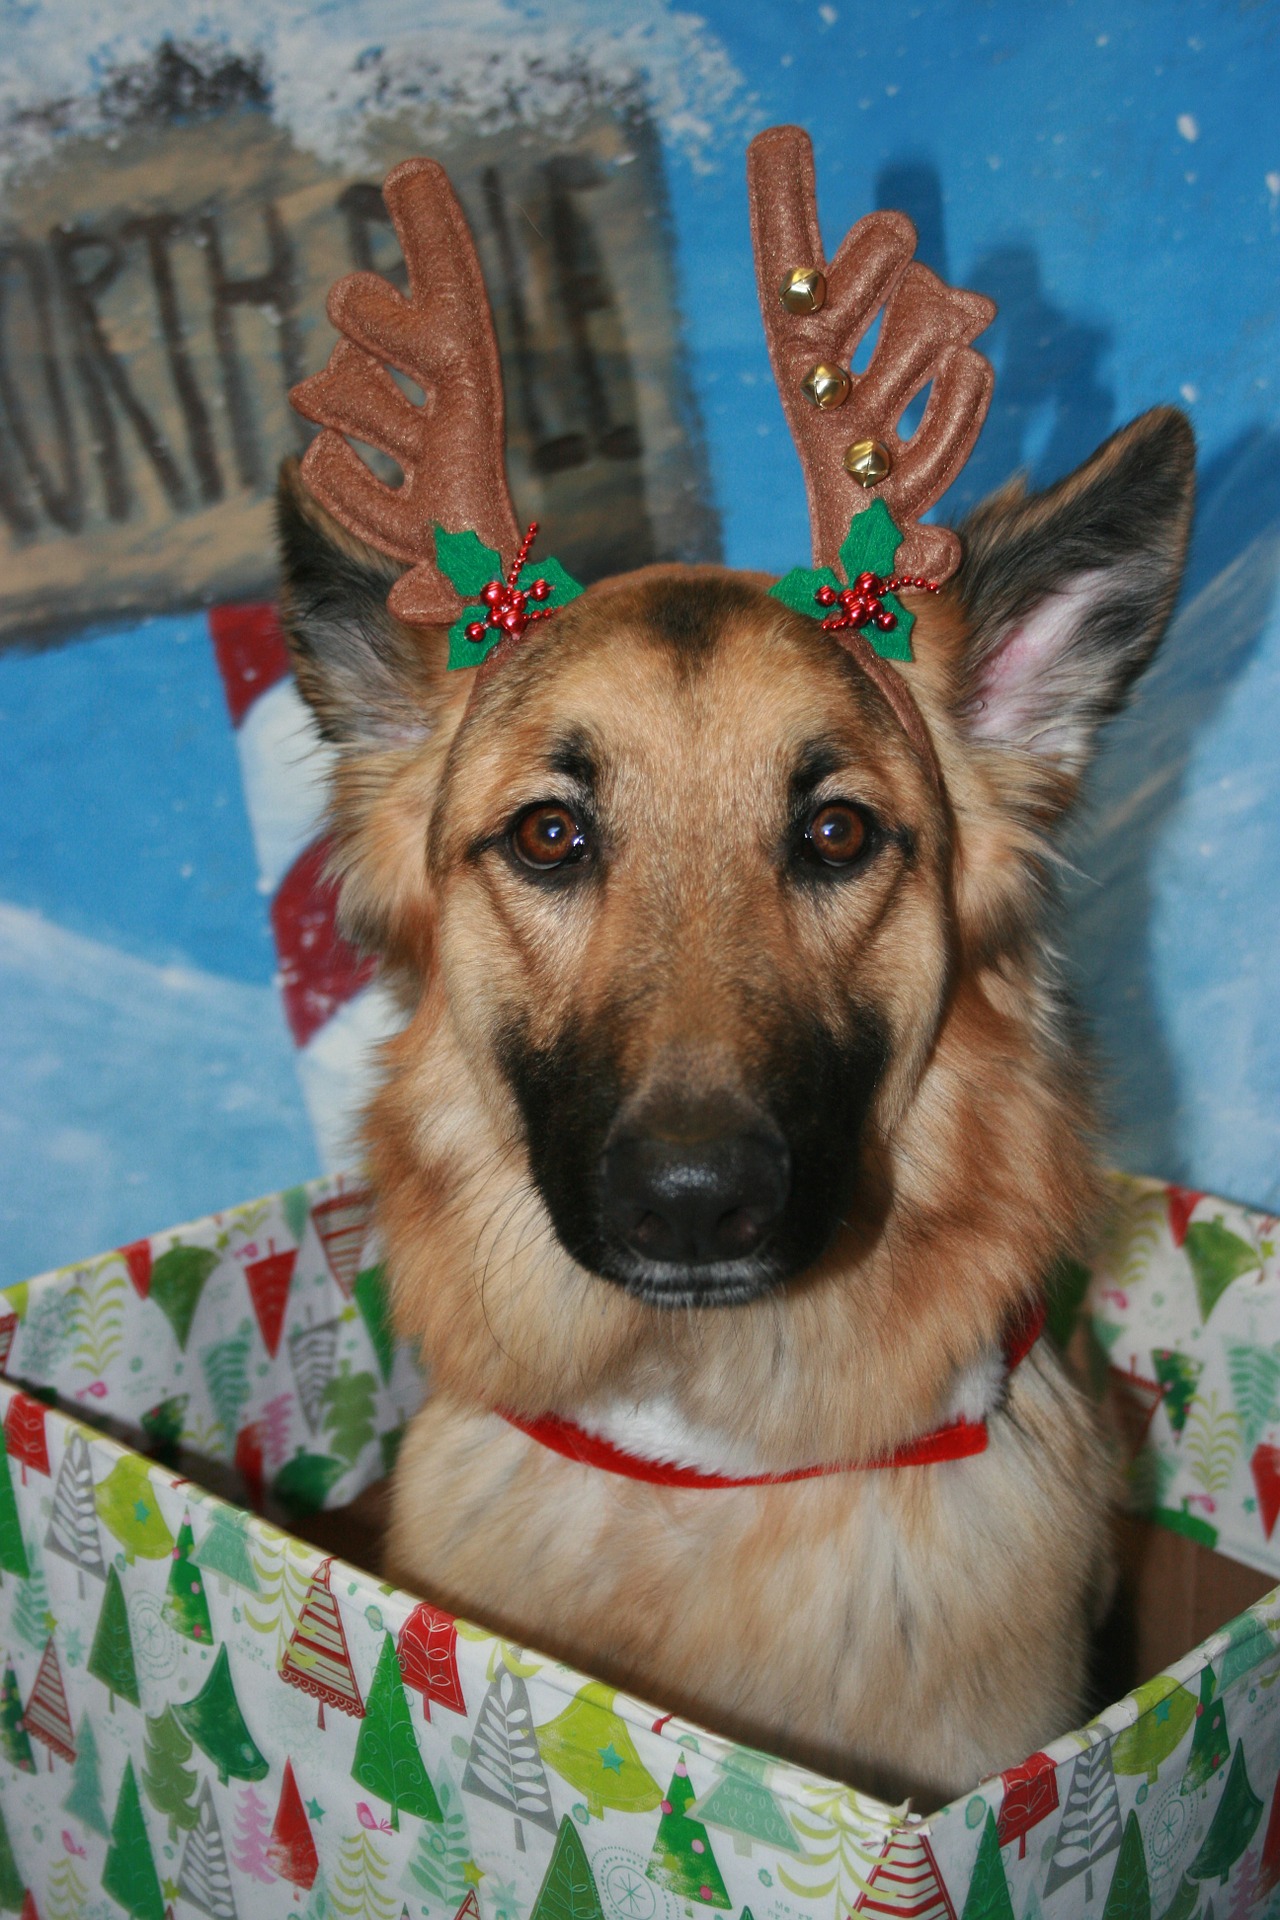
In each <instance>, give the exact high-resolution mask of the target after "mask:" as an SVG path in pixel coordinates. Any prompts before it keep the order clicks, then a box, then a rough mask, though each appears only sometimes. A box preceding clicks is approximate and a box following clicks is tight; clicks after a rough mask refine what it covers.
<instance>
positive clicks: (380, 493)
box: [290, 159, 520, 626]
mask: <svg viewBox="0 0 1280 1920" xmlns="http://www.w3.org/2000/svg"><path fill="white" fill-rule="evenodd" d="M382 195H383V199H384V200H385V201H386V205H387V211H388V212H389V213H390V215H391V218H392V221H393V222H394V224H395V230H396V233H397V235H398V236H399V240H400V246H401V249H402V250H403V253H404V258H405V265H406V266H407V267H408V270H409V297H408V299H406V298H405V297H404V296H403V295H402V294H400V293H398V292H397V291H396V289H395V288H394V287H393V286H391V285H389V284H388V282H387V281H385V280H383V279H381V278H380V277H379V276H378V275H377V274H375V273H352V274H348V275H347V276H346V278H345V279H343V280H339V281H338V282H337V283H336V285H335V286H334V287H333V289H332V291H331V292H330V294H329V303H328V311H329V318H330V320H331V321H332V322H333V324H334V326H335V327H336V328H337V329H338V331H339V332H340V333H342V334H344V335H345V336H346V337H345V339H343V340H340V341H339V343H338V345H337V346H336V347H335V348H334V350H333V352H332V354H331V355H330V358H329V364H328V366H327V367H326V368H325V370H324V372H323V373H317V374H314V375H313V376H312V377H311V379H309V380H304V381H303V382H302V383H301V385H300V386H296V387H295V388H294V389H293V392H292V394H291V395H290V399H291V400H292V402H293V404H294V406H295V407H296V408H297V410H298V412H299V413H301V414H303V415H305V416H306V418H307V419H308V420H314V421H316V422H317V423H318V424H319V425H320V426H322V427H324V428H325V429H326V431H325V432H323V433H321V434H319V435H318V436H317V437H316V439H315V440H313V441H312V443H311V446H310V447H309V448H308V450H307V453H306V456H305V457H304V459H303V462H302V476H303V479H304V480H305V481H306V483H307V485H308V487H309V488H310V489H311V491H312V493H313V494H314V495H315V497H316V499H317V500H319V501H320V503H321V505H322V506H324V507H326V508H327V509H328V510H329V512H330V513H331V514H332V515H333V517H334V519H335V520H338V521H340V522H341V524H342V525H343V526H344V527H347V528H348V529H349V530H350V531H351V532H352V533H354V534H357V535H358V536H359V537H360V539H362V540H367V541H368V542H369V543H370V545H371V546H375V547H378V548H380V549H381V551H382V552H384V553H389V554H391V555H392V556H393V557H394V558H395V559H397V560H408V561H412V562H414V563H415V564H414V565H413V566H412V567H411V568H410V571H409V572H408V573H406V574H404V575H403V576H402V578H401V579H400V580H398V581H397V583H396V585H395V586H394V587H393V589H392V591H391V595H390V597H389V600H388V605H389V607H390V609H391V611H392V613H393V614H395V615H396V616H397V618H399V619H401V620H405V621H408V622H409V623H410V624H412V625H416V626H434V625H443V624H447V623H448V622H450V621H452V620H453V619H454V618H455V617H456V615H457V613H458V610H459V607H460V606H461V601H460V600H459V598H458V595H457V594H456V593H455V592H454V591H453V589H452V587H451V586H450V585H449V583H448V581H447V580H446V579H445V578H444V577H443V575H442V574H441V573H439V572H438V571H437V569H436V565H435V536H434V533H433V531H432V529H433V526H434V525H435V524H436V523H438V524H439V525H440V526H442V527H444V528H445V529H446V531H447V532H450V533H461V532H462V531H464V530H465V529H470V530H471V531H473V532H475V533H477V534H478V535H479V536H480V539H481V540H482V541H483V542H484V543H485V545H486V546H490V547H496V548H497V550H498V552H499V554H501V555H502V557H503V560H504V562H505V561H507V560H509V559H510V558H511V556H512V555H513V554H514V553H515V551H516V548H517V546H518V545H519V541H520V534H519V531H518V529H517V527H516V519H515V513H514V511H513V509H512V505H511V496H510V494H509V493H508V491H507V477H506V459H505V425H504V418H503V402H502V371H501V368H500V366H499V363H498V349H497V345H496V343H495V341H494V337H493V320H492V317H491V315H490V312H489V302H488V299H487V296H486V294H485V287H484V279H483V276H482V274H481V271H480V262H479V261H478V259H477V258H476V250H475V246H474V245H473V243H472V239H471V234H470V232H469V230H468V227H467V223H466V219H465V217H464V216H463V212H462V209H461V207H460V206H459V205H458V202H457V200H456V199H455V198H454V193H453V189H452V187H451V186H450V185H449V181H448V179H447V177H446V175H445V172H444V169H443V168H442V167H440V166H439V165H438V164H437V163H436V162H435V161H434V160H421V159H419V160H406V161H404V162H403V163H402V164H401V165H400V166H398V167H396V168H395V169H394V170H393V171H392V172H391V173H389V174H388V176H387V179H386V182H385V184H384V185H383V189H382ZM388 366H392V367H396V368H398V369H399V371H400V372H401V373H404V374H407V375H408V376H409V378H410V379H411V380H415V381H417V383H418V385H419V386H420V387H421V388H422V392H423V401H422V404H421V406H416V405H415V404H414V403H413V401H411V400H410V399H409V398H408V396H407V395H406V394H405V393H404V392H403V391H402V390H401V388H400V387H399V386H398V385H397V384H396V382H395V381H394V380H393V379H392V377H391V375H390V374H389V373H388V372H387V367H388ZM344 434H350V435H352V436H353V437H354V438H355V439H357V440H362V441H364V442H365V443H366V444H367V445H369V446H373V447H378V448H380V449H381V450H382V451H383V452H384V453H388V454H390V455H391V457H392V458H393V459H394V460H395V461H397V463H398V464H399V466H400V467H401V469H402V471H403V473H404V481H403V484H402V485H400V486H398V487H391V486H387V485H386V484H385V483H384V482H383V481H381V480H379V479H377V478H376V477H375V475H374V474H372V473H371V472H370V471H369V469H368V467H367V466H366V465H365V463H364V461H363V460H361V459H360V457H359V455H358V454H357V453H356V452H355V450H354V449H353V448H352V447H351V446H350V445H348V443H347V441H346V440H345V439H344V438H343V435H344Z"/></svg>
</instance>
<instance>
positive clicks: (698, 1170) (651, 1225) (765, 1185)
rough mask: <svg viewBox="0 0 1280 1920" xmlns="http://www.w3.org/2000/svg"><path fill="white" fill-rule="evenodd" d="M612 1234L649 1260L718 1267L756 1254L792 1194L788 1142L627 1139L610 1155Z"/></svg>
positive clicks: (607, 1221)
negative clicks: (720, 1263) (719, 1263)
mask: <svg viewBox="0 0 1280 1920" xmlns="http://www.w3.org/2000/svg"><path fill="white" fill-rule="evenodd" d="M603 1175H604V1180H603V1185H604V1225H605V1231H606V1232H607V1233H608V1234H610V1235H611V1236H612V1237H614V1238H615V1239H616V1240H619V1241H621V1242H622V1244H623V1245H624V1246H626V1247H629V1248H630V1249H631V1251H632V1252H633V1253H638V1254H640V1255H641V1257H642V1258H643V1259H645V1260H661V1261H671V1262H673V1263H678V1264H679V1265H680V1266H686V1267H693V1266H710V1265H711V1264H713V1263H714V1262H717V1261H725V1260H741V1259H744V1258H745V1257H746V1256H747V1255H748V1254H751V1253H754V1252H755V1251H756V1250H757V1248H758V1247H760V1246H761V1245H762V1244H763V1242H764V1241H765V1240H766V1239H767V1238H768V1235H769V1233H770V1231H771V1230H772V1228H774V1227H775V1226H776V1225H777V1223H778V1221H779V1220H780V1219H781V1218H782V1214H783V1210H784V1208H785V1207H786V1204H787V1197H788V1194H789V1193H790V1191H791V1157H790V1154H789V1153H788V1151H787V1147H786V1143H785V1141H783V1140H780V1139H779V1140H772V1139H769V1138H768V1137H767V1136H765V1135H763V1134H758V1133H733V1134H722V1135H719V1136H717V1137H715V1138H712V1139H709V1140H698V1141H693V1142H688V1141H681V1140H664V1139H662V1138H660V1137H654V1136H652V1135H646V1134H632V1135H624V1136H623V1137H622V1138H621V1139H617V1140H614V1141H613V1142H612V1144H611V1145H610V1146H609V1147H608V1148H606V1150H605V1155H604V1167H603Z"/></svg>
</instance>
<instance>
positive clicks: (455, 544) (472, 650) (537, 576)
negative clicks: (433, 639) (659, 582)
mask: <svg viewBox="0 0 1280 1920" xmlns="http://www.w3.org/2000/svg"><path fill="white" fill-rule="evenodd" d="M436 562H437V565H438V566H439V568H440V571H441V572H442V573H443V574H445V575H446V576H447V577H448V579H449V580H450V582H451V583H452V584H453V585H454V586H455V587H456V588H457V589H458V591H459V593H465V594H478V593H479V592H480V590H481V588H483V587H486V586H488V584H489V582H490V581H491V580H502V579H504V578H505V575H504V573H503V571H502V560H501V557H500V556H499V555H498V554H496V553H495V552H494V550H493V548H492V547H486V546H484V545H483V544H482V543H481V541H480V540H479V539H478V538H477V536H476V535H475V534H474V533H445V532H444V531H443V529H442V528H440V527H437V528H436ZM535 580H545V581H546V582H547V584H548V585H549V586H550V588H551V592H550V593H549V594H548V596H547V598H546V599H545V600H543V601H542V602H541V605H542V606H544V607H567V606H568V604H569V602H570V601H571V600H576V599H577V598H578V595H579V594H580V593H582V592H584V591H585V589H584V588H583V587H582V585H581V584H580V583H579V582H578V581H577V580H575V579H574V577H573V575H572V574H571V573H569V572H567V571H566V569H565V568H564V567H562V566H561V564H560V562H559V561H558V560H557V559H556V558H555V556H554V555H552V556H550V557H549V558H548V559H546V560H530V561H528V562H527V564H526V565H525V566H523V567H522V568H521V569H520V573H519V575H518V576H517V580H516V585H517V586H518V587H520V588H522V589H523V590H524V591H526V592H527V591H528V589H529V588H530V587H531V586H532V585H533V583H534V581H535ZM488 613H489V609H488V608H487V607H486V606H469V607H464V608H463V610H462V612H461V613H460V614H459V616H458V618H457V619H456V620H455V621H454V623H453V625H452V626H451V627H450V629H449V658H448V660H447V661H446V663H445V670H446V672H449V673H452V672H454V671H455V670H456V669H457V668H459V667H478V666H479V665H480V663H481V661H482V660H487V659H488V657H489V655H490V654H491V653H492V652H493V650H494V648H495V647H496V646H497V644H498V642H499V640H501V639H502V638H503V634H502V631H501V629H500V628H498V627H488V628H486V630H485V636H484V639H483V640H468V638H467V628H468V627H470V626H473V625H474V624H475V623H476V622H477V621H479V622H481V623H483V622H484V621H485V620H486V619H487V618H488Z"/></svg>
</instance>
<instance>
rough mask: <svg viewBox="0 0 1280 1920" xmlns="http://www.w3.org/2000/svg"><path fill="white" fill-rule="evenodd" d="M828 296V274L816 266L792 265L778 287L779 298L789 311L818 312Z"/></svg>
mask: <svg viewBox="0 0 1280 1920" xmlns="http://www.w3.org/2000/svg"><path fill="white" fill-rule="evenodd" d="M826 297H827V281H826V276H825V274H821V273H819V272H818V269H817V268H816V267H792V269H791V271H790V273H789V274H788V275H787V277H786V279H785V280H784V281H783V283H782V285H781V286H780V287H779V288H778V298H779V300H781V302H782V304H783V306H784V307H785V308H786V310H787V312H788V313H816V312H817V311H818V308H819V307H820V306H821V305H822V304H823V302H824V301H825V299H826Z"/></svg>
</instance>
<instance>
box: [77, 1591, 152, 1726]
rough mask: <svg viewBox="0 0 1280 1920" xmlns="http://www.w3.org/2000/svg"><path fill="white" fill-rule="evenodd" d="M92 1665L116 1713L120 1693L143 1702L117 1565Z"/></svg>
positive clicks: (91, 1653)
mask: <svg viewBox="0 0 1280 1920" xmlns="http://www.w3.org/2000/svg"><path fill="white" fill-rule="evenodd" d="M88 1666H89V1672H90V1673H91V1674H92V1675H93V1677H94V1679H95V1680H101V1682H102V1684H103V1686H104V1687H105V1688H106V1690H107V1696H108V1702H109V1704H110V1707H111V1711H112V1712H113V1713H114V1712H115V1710H116V1695H117V1694H119V1695H120V1697H121V1699H122V1700H128V1701H129V1702H130V1704H131V1705H132V1706H135V1707H136V1706H140V1705H141V1702H140V1700H139V1698H138V1669H137V1666H136V1664H135V1662H134V1658H133V1636H132V1634H131V1633H130V1632H129V1609H128V1608H127V1607H126V1605H125V1599H124V1588H123V1587H122V1586H121V1585H120V1575H119V1574H118V1573H117V1572H116V1570H115V1568H114V1567H111V1568H109V1569H108V1572H107V1590H106V1593H105V1594H104V1595H103V1599H102V1611H101V1613H100V1614H99V1615H98V1626H97V1630H96V1632H95V1633H94V1636H93V1645H92V1647H90V1649H89V1662H88Z"/></svg>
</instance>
